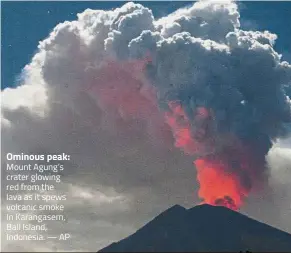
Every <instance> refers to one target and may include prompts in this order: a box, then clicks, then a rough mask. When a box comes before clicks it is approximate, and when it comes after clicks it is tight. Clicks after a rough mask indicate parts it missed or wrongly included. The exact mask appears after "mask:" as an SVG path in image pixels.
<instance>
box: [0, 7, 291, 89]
mask: <svg viewBox="0 0 291 253" xmlns="http://www.w3.org/2000/svg"><path fill="white" fill-rule="evenodd" d="M122 4H123V2H3V3H2V43H1V47H2V75H1V83H2V89H3V88H5V87H13V86H15V85H17V80H18V77H19V74H20V73H21V69H22V68H23V67H24V66H25V64H27V63H29V62H30V59H31V57H32V56H33V54H34V53H35V51H36V49H37V45H38V42H39V41H40V40H43V39H44V38H45V37H46V36H47V35H48V34H49V32H50V31H51V30H52V29H53V28H54V27H55V26H56V25H57V24H58V23H60V22H63V21H65V20H74V19H76V14H77V13H79V12H82V11H83V10H85V9H87V8H92V9H111V8H114V7H118V6H120V5H122ZM142 4H143V5H145V6H147V7H149V8H150V9H152V10H153V12H154V15H155V17H160V16H164V15H165V14H167V13H170V12H172V11H174V10H175V9H177V8H179V7H183V6H186V5H189V4H190V2H142ZM239 6H240V13H241V23H242V27H243V28H246V29H248V30H250V29H253V30H269V31H271V32H274V33H276V34H277V35H278V36H279V38H278V40H277V45H276V47H275V48H276V50H277V51H278V52H279V53H283V55H284V56H285V59H286V60H291V2H240V4H239Z"/></svg>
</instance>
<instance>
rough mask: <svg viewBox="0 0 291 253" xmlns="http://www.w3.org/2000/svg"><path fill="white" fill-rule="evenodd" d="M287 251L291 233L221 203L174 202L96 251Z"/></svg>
mask: <svg viewBox="0 0 291 253" xmlns="http://www.w3.org/2000/svg"><path fill="white" fill-rule="evenodd" d="M126 251H131V252H141V251H142V252H149V251H150V252H157V251H160V252H161V251H164V252H165V251H172V252H182V251H188V252H189V251H192V252H193V251H204V252H205V251H208V252H218V251H232V252H239V251H251V252H262V251H264V252H266V251H269V252H270V251H272V252H291V235H290V234H288V233H285V232H283V231H280V230H278V229H276V228H273V227H271V226H269V225H266V224H263V223H261V222H258V221H256V220H253V219H251V218H249V217H247V216H245V215H242V214H240V213H238V212H234V211H232V210H230V209H227V208H225V207H214V206H210V205H200V206H196V207H193V208H191V209H185V208H184V207H182V206H179V205H176V206H173V207H171V208H170V209H168V210H166V211H164V212H163V213H161V214H160V215H158V216H157V217H156V218H154V219H153V220H152V221H150V222H149V223H148V224H146V225H145V226H144V227H142V228H141V229H139V230H137V231H136V232H135V233H134V234H133V235H131V236H129V237H127V238H125V239H123V240H121V241H119V242H117V243H113V244H111V245H109V246H107V247H106V248H104V249H102V250H100V251H99V252H126Z"/></svg>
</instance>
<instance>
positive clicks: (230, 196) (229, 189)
mask: <svg viewBox="0 0 291 253" xmlns="http://www.w3.org/2000/svg"><path fill="white" fill-rule="evenodd" d="M194 164H195V166H196V168H197V180H198V182H199V184H200V190H199V193H198V194H199V197H200V198H202V199H203V200H204V202H205V203H207V204H211V205H222V206H226V207H228V208H231V209H233V210H238V209H239V208H240V207H241V205H242V200H243V198H244V197H245V195H246V193H245V192H244V189H243V188H242V186H241V185H240V181H239V179H238V178H236V176H235V175H233V174H230V173H226V171H225V168H223V167H222V166H223V164H219V163H213V162H209V161H207V160H206V159H197V160H196V161H195V162H194Z"/></svg>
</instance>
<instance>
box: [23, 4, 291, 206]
mask: <svg viewBox="0 0 291 253" xmlns="http://www.w3.org/2000/svg"><path fill="white" fill-rule="evenodd" d="M275 40H276V35H274V34H271V33H269V32H258V31H244V30H242V29H241V28H240V22H239V12H238V9H237V5H236V4H235V3H234V2H230V1H222V2H220V3H218V2H217V1H201V2H196V3H195V4H194V5H193V6H192V7H190V8H186V9H181V10H178V11H176V12H175V13H173V14H170V15H168V16H166V17H164V18H161V19H158V20H155V19H154V17H153V14H152V12H151V10H149V9H148V8H145V7H143V6H142V5H140V4H134V3H126V4H125V5H124V6H123V7H121V8H118V9H115V10H112V11H99V10H86V11H84V12H83V13H82V14H79V15H78V20H77V21H73V22H65V23H63V24H60V25H58V26H57V27H56V28H55V29H54V31H53V32H52V33H51V35H50V37H49V38H48V39H46V40H44V41H43V42H41V44H40V46H39V53H38V54H37V55H36V56H35V57H34V59H33V61H32V63H31V64H30V65H28V66H27V67H26V72H27V76H28V79H29V78H30V79H29V80H33V78H34V76H35V75H37V74H36V73H39V74H38V75H40V76H41V80H43V81H42V82H40V83H41V85H43V83H44V85H43V87H46V89H47V93H46V94H47V95H48V100H51V101H61V103H62V104H64V105H66V106H67V107H69V108H73V110H74V111H75V113H79V114H82V109H81V108H82V104H80V105H78V106H77V103H78V101H79V100H78V97H79V96H81V95H82V96H83V94H84V93H86V94H87V95H89V96H90V97H91V98H92V99H93V100H94V101H95V103H96V105H97V107H98V110H99V111H100V112H101V114H102V120H101V121H102V122H101V125H102V124H103V125H104V126H105V128H106V127H109V126H110V127H112V126H114V127H117V128H118V129H119V128H122V129H123V130H124V131H126V129H127V128H128V124H129V122H130V124H135V125H136V128H137V129H138V130H142V131H145V132H146V133H149V134H148V135H149V136H150V137H151V138H152V139H153V140H156V139H165V142H164V143H168V142H169V141H170V142H171V141H172V144H173V142H174V145H175V146H176V147H177V148H179V149H181V150H182V151H183V152H185V154H187V155H190V156H192V157H193V160H194V164H195V167H196V168H197V180H198V181H199V184H200V190H199V196H200V198H201V199H202V200H203V201H204V202H206V203H210V204H213V205H224V206H227V207H229V208H232V209H235V210H236V209H238V208H239V207H240V206H241V205H242V203H243V200H244V198H245V197H246V196H248V194H249V193H250V192H251V191H253V190H257V189H260V187H261V186H262V184H263V183H264V180H265V177H266V176H267V170H266V166H265V155H266V154H267V152H268V150H269V149H270V147H271V145H272V141H273V140H275V139H276V138H277V137H280V136H282V135H284V134H285V132H286V129H285V128H286V126H287V125H288V124H289V123H290V119H291V113H290V98H289V96H290V94H289V96H288V94H286V92H287V90H288V89H289V91H290V87H289V86H290V85H289V86H288V84H290V80H291V65H290V64H289V63H287V62H282V61H281V56H280V55H279V54H278V53H277V52H275V50H274V48H273V45H274V43H275ZM32 69H33V71H32ZM35 69H37V70H35ZM38 71H39V72H38ZM65 74H66V75H65ZM68 87H69V88H68ZM76 108H78V110H79V111H77V109H76ZM96 111H97V110H96ZM96 114H97V112H96ZM96 127H97V126H96ZM168 133H171V134H172V136H173V137H174V141H173V140H171V139H170V138H169V137H168ZM128 134H129V135H130V134H132V133H128ZM193 180H194V179H193Z"/></svg>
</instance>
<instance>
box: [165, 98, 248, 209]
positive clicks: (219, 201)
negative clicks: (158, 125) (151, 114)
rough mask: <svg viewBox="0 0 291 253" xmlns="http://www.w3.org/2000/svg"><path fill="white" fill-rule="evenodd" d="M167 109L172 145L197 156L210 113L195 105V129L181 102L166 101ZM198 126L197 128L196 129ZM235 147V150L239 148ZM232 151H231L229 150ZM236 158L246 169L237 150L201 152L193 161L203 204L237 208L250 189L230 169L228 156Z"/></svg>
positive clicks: (241, 155)
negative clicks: (192, 127)
mask: <svg viewBox="0 0 291 253" xmlns="http://www.w3.org/2000/svg"><path fill="white" fill-rule="evenodd" d="M169 108H170V111H169V112H167V113H166V115H165V116H166V122H167V123H168V124H169V126H170V127H171V129H172V132H173V135H174V138H175V146H176V147H178V148H180V149H182V150H183V151H184V152H185V153H187V154H190V155H200V153H203V151H205V150H206V147H204V145H205V142H203V141H201V139H202V140H203V138H204V136H205V134H206V132H207V127H208V122H209V120H210V119H211V112H210V111H209V110H207V109H206V108H205V107H198V108H196V113H195V115H194V117H193V118H194V121H196V123H197V124H196V132H193V131H192V129H191V125H190V121H189V119H188V117H187V115H186V113H185V112H184V111H183V108H182V106H181V105H179V104H178V103H175V102H171V103H170V104H169ZM197 126H198V128H197ZM239 148H241V147H239ZM239 148H238V149H239ZM231 152H233V154H232V153H231ZM234 158H236V160H237V161H239V162H240V166H241V170H242V171H243V172H247V171H246V168H248V166H247V165H246V164H245V163H244V162H243V161H244V159H243V154H241V152H240V150H235V151H233V150H230V151H229V152H228V151H225V152H222V153H221V154H217V153H214V154H212V155H211V156H210V155H208V156H207V155H204V156H203V155H202V158H199V159H196V160H195V161H194V164H195V167H196V169H197V180H198V182H199V184H200V189H199V193H198V194H199V197H200V198H201V199H203V202H204V203H207V204H211V205H222V206H225V207H228V208H230V209H233V210H238V209H239V208H240V207H241V205H242V202H243V199H244V197H246V196H247V194H248V192H249V189H248V188H247V187H245V186H243V185H242V183H241V182H242V178H241V177H242V175H244V174H243V173H241V175H240V174H239V173H236V174H235V173H234V172H231V171H232V169H231V165H230V161H228V159H229V160H230V159H234Z"/></svg>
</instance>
